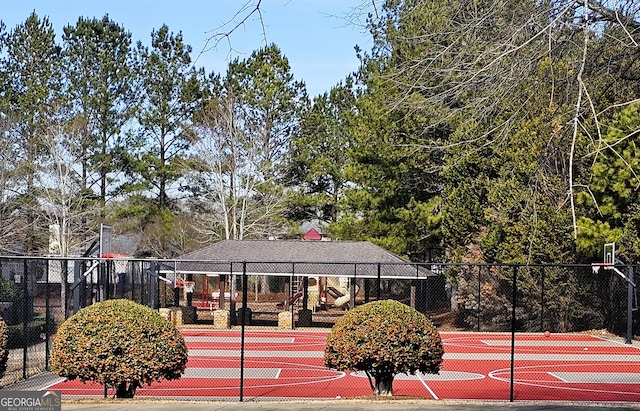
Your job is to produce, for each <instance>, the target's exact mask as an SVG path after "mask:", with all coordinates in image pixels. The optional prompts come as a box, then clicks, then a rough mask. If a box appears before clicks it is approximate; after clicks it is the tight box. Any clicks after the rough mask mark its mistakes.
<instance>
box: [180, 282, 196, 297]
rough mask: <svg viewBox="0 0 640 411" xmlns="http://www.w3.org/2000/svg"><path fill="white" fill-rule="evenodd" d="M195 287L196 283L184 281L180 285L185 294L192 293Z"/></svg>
mask: <svg viewBox="0 0 640 411" xmlns="http://www.w3.org/2000/svg"><path fill="white" fill-rule="evenodd" d="M195 287H196V283H195V282H193V281H185V282H183V283H182V288H184V292H185V293H189V294H190V293H192V292H193V289H194V288H195Z"/></svg>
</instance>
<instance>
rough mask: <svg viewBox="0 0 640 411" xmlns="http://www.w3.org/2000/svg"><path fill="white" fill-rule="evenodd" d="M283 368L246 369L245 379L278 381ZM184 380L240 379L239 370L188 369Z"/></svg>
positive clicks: (183, 375)
mask: <svg viewBox="0 0 640 411" xmlns="http://www.w3.org/2000/svg"><path fill="white" fill-rule="evenodd" d="M281 371H282V369H281V368H245V369H244V374H243V377H244V378H246V379H251V378H258V379H277V378H279V377H280V372H281ZM182 377H183V378H205V379H214V380H215V379H222V378H233V379H239V378H240V369H239V368H197V367H188V368H187V369H186V370H184V373H183V374H182Z"/></svg>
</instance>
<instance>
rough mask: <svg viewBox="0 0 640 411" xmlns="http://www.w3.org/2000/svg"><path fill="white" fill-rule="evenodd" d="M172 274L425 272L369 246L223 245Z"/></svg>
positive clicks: (190, 257) (185, 261)
mask: <svg viewBox="0 0 640 411" xmlns="http://www.w3.org/2000/svg"><path fill="white" fill-rule="evenodd" d="M174 269H175V270H176V271H180V272H183V273H187V272H189V273H202V274H208V275H219V274H230V273H235V274H240V273H242V272H245V271H246V273H247V274H251V275H286V276H290V275H310V276H311V275H313V276H327V277H338V276H339V277H343V276H347V277H354V276H355V277H360V278H377V277H378V276H379V277H380V278H424V277H426V276H430V275H434V274H433V273H432V272H431V271H429V270H427V269H426V268H425V267H424V266H419V265H415V264H412V263H408V262H406V261H405V260H403V259H402V258H400V257H399V256H397V255H395V254H393V253H390V252H389V251H387V250H385V249H383V248H381V247H378V246H376V245H375V244H372V243H369V242H366V241H299V240H291V241H284V240H273V241H270V240H223V241H220V242H217V243H214V244H211V245H209V246H207V247H204V248H201V249H199V250H196V251H193V252H191V253H188V254H185V255H183V256H182V257H180V259H179V261H176V262H175V264H174Z"/></svg>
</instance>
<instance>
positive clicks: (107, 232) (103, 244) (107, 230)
mask: <svg viewBox="0 0 640 411" xmlns="http://www.w3.org/2000/svg"><path fill="white" fill-rule="evenodd" d="M112 236H113V227H111V226H110V225H106V224H100V251H99V254H98V255H99V256H100V257H104V256H105V255H106V254H111V238H112Z"/></svg>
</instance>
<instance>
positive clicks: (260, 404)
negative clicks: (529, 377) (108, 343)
mask: <svg viewBox="0 0 640 411" xmlns="http://www.w3.org/2000/svg"><path fill="white" fill-rule="evenodd" d="M62 409H63V410H64V411H67V410H69V411H71V410H77V411H81V410H82V411H175V410H180V409H184V410H185V411H233V410H260V411H272V410H273V411H280V410H287V411H300V410H312V411H379V410H397V411H435V410H445V411H447V410H451V411H454V410H455V411H492V410H517V411H539V410H544V411H575V410H585V411H626V410H640V404H619V403H599V404H589V403H587V404H568V403H554V402H526V403H519V402H515V403H510V402H464V401H433V400H426V401H414V400H386V401H385V400H379V401H366V400H336V401H306V402H301V401H280V402H276V401H253V402H237V401H235V402H233V401H214V402H206V401H158V402H153V401H149V400H136V399H133V400H101V401H98V400H95V401H90V402H88V401H84V402H65V401H63V403H62Z"/></svg>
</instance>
